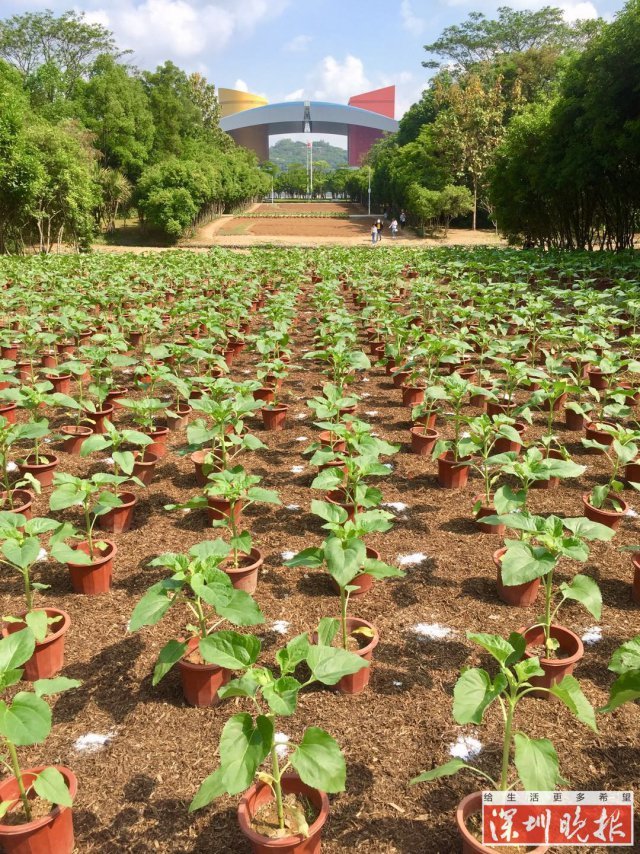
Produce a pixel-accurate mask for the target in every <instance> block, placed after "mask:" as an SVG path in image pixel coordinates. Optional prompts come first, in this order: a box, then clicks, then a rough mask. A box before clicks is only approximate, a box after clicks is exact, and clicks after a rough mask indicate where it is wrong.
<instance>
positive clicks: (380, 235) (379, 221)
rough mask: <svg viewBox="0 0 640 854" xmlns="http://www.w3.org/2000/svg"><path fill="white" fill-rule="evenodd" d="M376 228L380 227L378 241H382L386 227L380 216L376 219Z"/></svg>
mask: <svg viewBox="0 0 640 854" xmlns="http://www.w3.org/2000/svg"><path fill="white" fill-rule="evenodd" d="M376 228H377V229H378V242H380V241H381V240H382V229H383V228H384V223H383V222H382V220H381V219H380V217H378V219H377V220H376Z"/></svg>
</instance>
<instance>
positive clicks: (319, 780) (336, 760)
mask: <svg viewBox="0 0 640 854" xmlns="http://www.w3.org/2000/svg"><path fill="white" fill-rule="evenodd" d="M290 761H291V764H292V765H293V767H294V768H295V769H296V771H297V772H298V774H299V775H300V779H301V780H302V782H303V783H306V784H307V785H308V786H312V787H313V788H314V789H320V790H321V791H323V792H329V793H335V792H343V791H344V785H345V780H346V775H347V768H346V764H345V761H344V756H343V755H342V751H341V750H340V747H339V746H338V743H337V741H336V740H335V739H333V738H332V737H331V736H330V735H329V734H328V733H327V732H325V731H324V730H322V729H319V728H318V727H309V728H308V729H307V730H305V733H304V735H303V737H302V741H301V742H300V743H299V744H298V746H297V748H296V749H295V750H294V752H293V753H292V754H291V758H290Z"/></svg>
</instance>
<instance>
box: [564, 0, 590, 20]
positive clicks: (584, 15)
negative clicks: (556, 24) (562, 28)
mask: <svg viewBox="0 0 640 854" xmlns="http://www.w3.org/2000/svg"><path fill="white" fill-rule="evenodd" d="M559 8H560V9H562V14H563V17H564V19H565V21H568V22H569V23H572V22H573V21H584V20H587V19H589V20H590V19H593V18H597V17H598V10H597V9H596V7H595V6H594V5H593V3H588V2H578V3H560V4H559Z"/></svg>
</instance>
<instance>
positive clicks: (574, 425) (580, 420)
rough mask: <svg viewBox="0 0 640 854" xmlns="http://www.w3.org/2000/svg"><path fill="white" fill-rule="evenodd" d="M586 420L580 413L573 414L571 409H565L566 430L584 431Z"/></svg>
mask: <svg viewBox="0 0 640 854" xmlns="http://www.w3.org/2000/svg"><path fill="white" fill-rule="evenodd" d="M585 423H586V418H585V417H584V415H582V414H581V413H580V412H574V411H573V409H565V411H564V425H565V427H566V428H567V430H573V431H575V432H577V431H578V430H584V427H585Z"/></svg>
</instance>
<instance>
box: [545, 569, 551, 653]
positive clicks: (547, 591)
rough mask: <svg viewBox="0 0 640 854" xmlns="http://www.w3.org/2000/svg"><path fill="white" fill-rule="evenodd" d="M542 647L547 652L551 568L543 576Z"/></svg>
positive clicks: (549, 624)
mask: <svg viewBox="0 0 640 854" xmlns="http://www.w3.org/2000/svg"><path fill="white" fill-rule="evenodd" d="M543 583H544V647H545V650H546V651H547V652H549V641H550V640H551V600H552V596H553V570H551V571H550V572H548V573H547V574H546V575H545V576H544V582H543Z"/></svg>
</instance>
